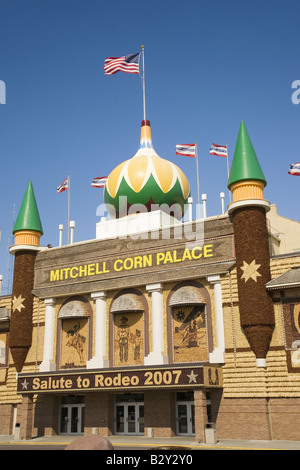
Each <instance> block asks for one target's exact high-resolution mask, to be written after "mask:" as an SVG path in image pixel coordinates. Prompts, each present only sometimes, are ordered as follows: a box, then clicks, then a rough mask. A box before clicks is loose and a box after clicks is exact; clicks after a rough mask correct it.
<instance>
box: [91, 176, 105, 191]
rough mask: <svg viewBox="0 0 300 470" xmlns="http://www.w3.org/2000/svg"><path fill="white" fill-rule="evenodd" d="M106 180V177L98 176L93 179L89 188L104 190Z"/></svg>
mask: <svg viewBox="0 0 300 470" xmlns="http://www.w3.org/2000/svg"><path fill="white" fill-rule="evenodd" d="M106 180H107V176H98V177H97V178H94V179H93V181H92V182H91V186H92V188H104V186H105V183H106Z"/></svg>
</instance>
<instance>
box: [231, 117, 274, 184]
mask: <svg viewBox="0 0 300 470" xmlns="http://www.w3.org/2000/svg"><path fill="white" fill-rule="evenodd" d="M247 180H257V181H261V182H262V183H263V184H264V186H266V184H267V181H266V179H265V177H264V174H263V172H262V169H261V167H260V164H259V161H258V159H257V156H256V153H255V150H254V148H253V146H252V143H251V140H250V137H249V135H248V132H247V129H246V126H245V124H244V121H242V122H241V125H240V130H239V135H238V139H237V143H236V147H235V152H234V157H233V162H232V166H231V171H230V175H229V180H228V188H229V189H230V188H231V186H232V185H233V184H234V183H239V182H242V181H247Z"/></svg>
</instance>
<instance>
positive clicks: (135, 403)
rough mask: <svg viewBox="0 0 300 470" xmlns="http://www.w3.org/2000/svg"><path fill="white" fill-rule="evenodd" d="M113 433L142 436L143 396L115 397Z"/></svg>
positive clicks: (125, 395)
mask: <svg viewBox="0 0 300 470" xmlns="http://www.w3.org/2000/svg"><path fill="white" fill-rule="evenodd" d="M115 433H116V434H134V435H144V396H143V394H122V395H116V404H115Z"/></svg>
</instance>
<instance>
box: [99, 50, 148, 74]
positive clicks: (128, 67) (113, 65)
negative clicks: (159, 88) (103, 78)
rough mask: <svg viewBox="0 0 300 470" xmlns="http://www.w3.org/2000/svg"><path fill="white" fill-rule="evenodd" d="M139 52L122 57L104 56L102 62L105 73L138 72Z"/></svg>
mask: <svg viewBox="0 0 300 470" xmlns="http://www.w3.org/2000/svg"><path fill="white" fill-rule="evenodd" d="M139 61H140V52H138V53H137V54H128V55H124V56H122V57H106V59H105V62H104V72H105V75H113V74H114V73H117V72H125V73H139Z"/></svg>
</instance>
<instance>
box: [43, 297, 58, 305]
mask: <svg viewBox="0 0 300 470" xmlns="http://www.w3.org/2000/svg"><path fill="white" fill-rule="evenodd" d="M44 303H45V305H46V306H47V305H49V306H50V307H55V299H54V298H52V297H49V298H47V299H44Z"/></svg>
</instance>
